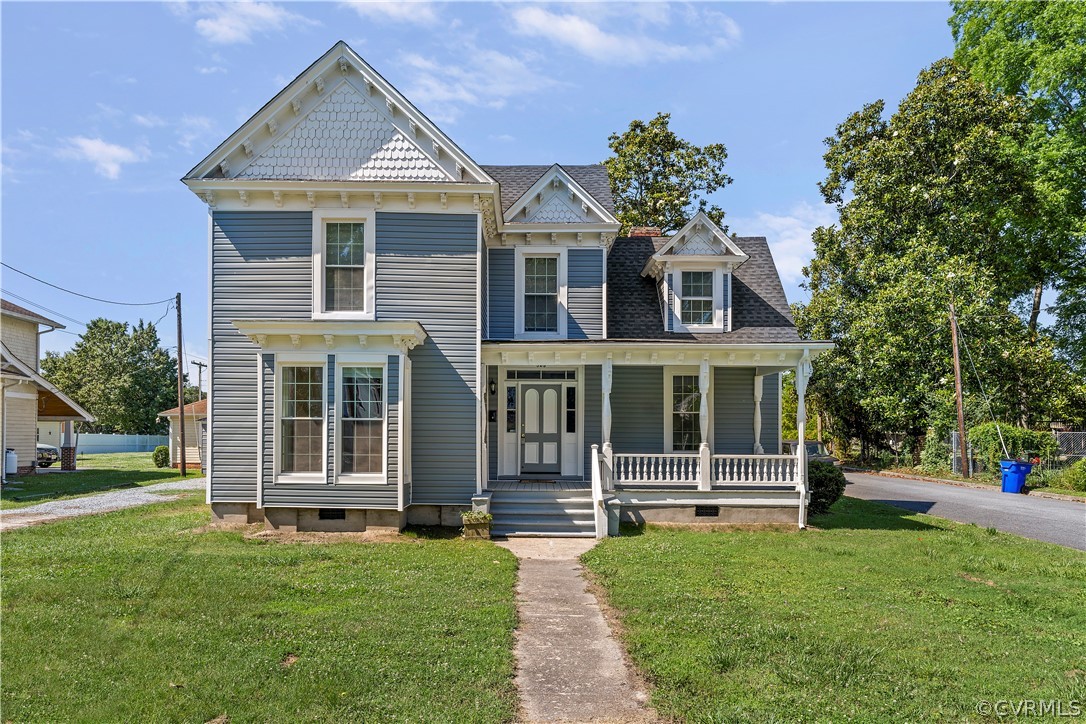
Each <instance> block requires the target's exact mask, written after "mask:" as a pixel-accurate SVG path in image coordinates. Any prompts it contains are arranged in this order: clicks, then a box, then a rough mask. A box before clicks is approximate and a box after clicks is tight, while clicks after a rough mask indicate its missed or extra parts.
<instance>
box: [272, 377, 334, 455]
mask: <svg viewBox="0 0 1086 724" xmlns="http://www.w3.org/2000/svg"><path fill="white" fill-rule="evenodd" d="M281 379H282V393H281V399H282V408H281V411H280V417H279V425H280V429H279V450H280V458H279V472H281V473H287V474H292V473H294V474H297V473H320V472H321V471H322V470H324V368H323V367H319V366H289V367H284V368H283V374H282V377H281Z"/></svg>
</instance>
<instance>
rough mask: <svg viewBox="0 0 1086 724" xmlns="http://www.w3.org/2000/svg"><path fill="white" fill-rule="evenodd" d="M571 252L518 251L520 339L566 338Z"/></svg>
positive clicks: (518, 334) (518, 331) (517, 302)
mask: <svg viewBox="0 0 1086 724" xmlns="http://www.w3.org/2000/svg"><path fill="white" fill-rule="evenodd" d="M566 264H567V253H566V251H565V250H564V249H560V250H556V251H553V252H535V251H532V250H529V249H525V248H518V249H517V264H516V275H517V289H516V294H517V296H516V311H515V314H516V337H517V338H518V339H548V338H555V339H563V338H565V336H566V327H567V323H566V275H567V266H566Z"/></svg>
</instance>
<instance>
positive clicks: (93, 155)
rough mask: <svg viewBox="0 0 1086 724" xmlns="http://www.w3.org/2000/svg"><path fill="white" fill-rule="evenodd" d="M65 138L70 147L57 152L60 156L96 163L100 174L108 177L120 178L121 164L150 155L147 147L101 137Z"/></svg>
mask: <svg viewBox="0 0 1086 724" xmlns="http://www.w3.org/2000/svg"><path fill="white" fill-rule="evenodd" d="M64 140H65V142H66V143H67V144H68V147H67V148H62V149H60V150H59V151H58V152H57V155H58V156H60V157H61V158H73V159H76V160H79V161H89V162H90V163H93V164H94V170H95V171H96V172H97V173H98V174H99V175H101V176H105V177H106V178H108V179H114V180H115V179H117V178H119V177H120V175H121V166H123V165H125V164H129V163H139V162H140V161H146V160H147V158H148V157H149V156H150V152H149V151H148V150H147V148H145V147H139V148H128V147H126V146H120V145H117V144H115V143H109V142H108V141H103V140H102V139H101V138H87V137H86V136H73V137H71V138H66V139H64Z"/></svg>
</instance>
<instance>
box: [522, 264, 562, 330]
mask: <svg viewBox="0 0 1086 724" xmlns="http://www.w3.org/2000/svg"><path fill="white" fill-rule="evenodd" d="M516 251H517V259H516V270H515V274H516V297H515V300H516V301H515V309H514V317H515V327H514V339H565V338H566V336H567V334H568V332H567V329H568V317H569V314H568V312H567V311H566V298H567V292H568V284H567V278H568V270H569V257H568V255H567V253H566V252H567V250H566V249H565V248H564V247H562V248H553V247H552V248H532V247H517V250H516ZM528 257H552V258H555V259H558V331H557V332H525V331H524V260H525V259H526V258H528Z"/></svg>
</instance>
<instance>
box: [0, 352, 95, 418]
mask: <svg viewBox="0 0 1086 724" xmlns="http://www.w3.org/2000/svg"><path fill="white" fill-rule="evenodd" d="M0 365H2V366H3V367H4V368H5V369H10V370H12V371H13V372H15V374H16V376H18V377H23V378H28V379H30V380H32V381H33V382H34V383H35V384H36V385H37V386H38V387H39V388H40V389H41V390H42V391H44V392H45V393H46V395H52V396H53V397H54V398H56V399H55V401H56V402H60V403H62V406H61V409H60V410H58V411H57V412H61V413H64V414H60V415H53V416H54V417H80V418H82V419H83V420H84V421H86V422H94V415H92V414H90V413H89V412H87V411H86V410H84V409H83V408H82V407H80V406H79V405H78V404H76V402H75V401H74V400H73V399H72V398H70V397H68V396H67V395H65V394H64V393H63V392H61V391H60V390H59V389H58V388H57V387H56V385H54V384H53V383H52V382H50V381H49V380H47V379H45V378H44V377H42V376H41V375H40V374H38V373H37V372H36V371H35V370H34V369H33V368H32V367H30V365H28V364H26V363H25V362H23V361H22V360H21V359H19V358H18V357H16V356H15V355H14V354H12V353H11V350H9V349H8V346H7V345H6V344H4V343H3V342H2V341H0ZM38 394H39V395H41V392H39V393H38ZM64 407H67V408H68V410H64ZM69 413H70V414H69Z"/></svg>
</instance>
